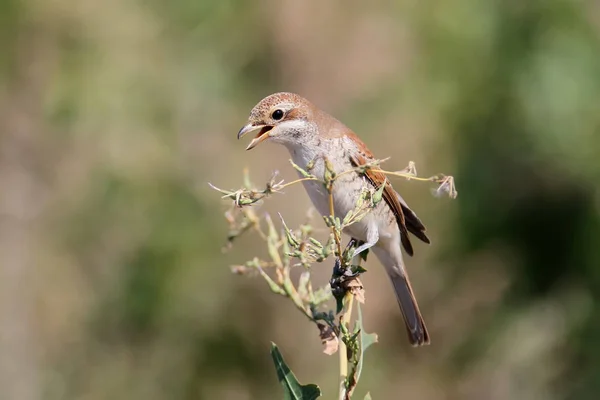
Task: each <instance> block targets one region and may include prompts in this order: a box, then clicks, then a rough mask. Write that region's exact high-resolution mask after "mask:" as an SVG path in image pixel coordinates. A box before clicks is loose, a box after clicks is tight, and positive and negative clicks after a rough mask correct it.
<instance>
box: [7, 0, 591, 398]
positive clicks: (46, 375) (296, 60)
mask: <svg viewBox="0 0 600 400" xmlns="http://www.w3.org/2000/svg"><path fill="white" fill-rule="evenodd" d="M599 33H600V3H598V2H597V1H596V0H578V1H567V0H530V1H522V0H432V1H420V2H419V1H410V0H399V1H373V2H360V1H348V0H333V1H329V2H323V1H317V0H307V1H290V0H285V1H274V0H263V1H255V2H250V1H242V0H210V1H209V0H173V1H159V0H147V1H139V0H138V1H135V0H129V1H127V0H125V1H117V0H106V1H90V0H82V1H70V0H2V1H1V2H0V49H1V50H2V51H1V55H0V355H1V356H0V399H7V400H12V399H14V400H30V399H31V400H33V399H85V400H95V399H232V400H236V399H240V400H244V399H276V398H280V397H281V391H280V388H279V386H278V383H277V381H276V377H275V373H274V370H273V368H272V363H271V359H270V356H269V342H270V341H271V340H273V341H275V342H276V343H278V344H279V345H280V348H281V350H282V352H283V354H284V356H285V357H286V360H287V361H288V362H289V363H290V365H291V367H292V368H293V370H294V371H295V372H296V374H297V376H298V378H299V379H300V380H301V381H302V382H303V383H309V382H314V383H318V384H319V385H320V386H321V387H322V389H323V390H324V392H325V398H334V396H335V395H336V394H335V393H336V388H337V373H338V372H337V363H338V360H337V356H333V357H328V356H326V355H324V354H322V352H321V345H320V343H319V340H318V337H317V332H316V329H315V328H314V326H312V325H311V324H309V323H307V321H306V320H305V319H304V318H303V317H302V316H301V315H300V314H299V313H297V312H295V310H293V306H292V305H291V304H288V303H287V302H282V301H281V299H279V298H277V297H276V296H274V295H272V294H271V293H270V292H269V290H268V289H267V287H266V286H265V285H264V282H262V281H261V280H260V279H247V278H245V277H239V276H234V275H232V274H231V273H230V272H229V268H228V266H229V265H230V264H235V263H239V262H242V261H244V260H246V259H247V258H249V257H251V256H253V255H255V254H259V255H264V253H265V249H264V248H263V247H262V246H261V244H260V241H258V240H256V239H253V238H243V239H242V240H240V241H239V242H238V243H236V246H235V247H234V249H233V251H231V252H229V253H227V254H222V253H221V246H222V245H223V243H224V239H225V235H226V224H225V221H224V219H223V217H222V212H223V211H224V210H225V208H226V205H225V204H223V203H222V202H221V201H220V199H219V195H218V193H216V192H213V191H211V190H210V189H209V188H208V185H207V182H209V181H210V182H212V183H214V184H216V185H217V186H221V187H224V188H237V187H239V185H240V184H241V177H242V170H243V168H244V167H246V166H247V167H249V168H250V171H251V176H252V179H253V181H254V182H256V183H262V182H265V181H266V180H267V179H268V178H269V176H270V175H271V171H272V170H274V169H279V170H280V171H281V174H282V175H283V177H284V178H287V179H290V178H292V177H294V172H293V171H292V169H291V167H290V166H289V165H288V164H287V158H288V155H287V154H286V152H285V150H284V149H283V148H278V147H275V146H274V145H266V146H264V147H263V146H261V147H259V148H257V149H255V150H253V151H252V152H245V151H244V148H245V146H246V144H247V142H244V143H242V142H238V141H237V140H236V138H235V136H236V133H237V130H238V129H239V128H240V127H241V125H242V124H243V123H244V121H245V120H246V117H247V115H248V113H249V111H250V109H251V108H252V107H253V106H254V104H255V103H256V102H258V101H259V100H260V99H261V98H262V97H264V96H266V95H268V94H270V93H272V92H275V91H284V90H285V91H295V92H298V93H300V94H301V95H303V96H305V97H307V98H309V99H311V100H312V101H313V102H314V103H316V104H318V105H319V106H320V107H321V108H323V109H325V110H327V111H329V112H330V113H332V114H333V115H335V116H337V117H338V118H339V119H341V120H342V121H344V122H345V123H346V124H347V125H349V126H350V127H351V128H352V129H354V130H355V131H356V132H357V133H358V134H359V135H361V137H362V138H363V139H364V140H365V142H367V143H368V145H369V147H371V149H372V150H373V151H374V152H375V153H376V154H377V155H378V156H379V157H381V158H383V157H387V156H392V159H391V161H388V163H387V166H388V168H390V169H401V168H403V167H404V166H405V165H406V164H407V163H408V161H409V160H413V161H415V162H416V165H417V169H418V171H419V173H420V175H423V176H429V175H433V174H435V173H438V172H445V173H448V174H452V175H454V176H455V178H456V181H457V188H458V190H459V197H458V199H457V200H456V201H450V200H446V199H441V200H440V199H435V198H433V196H431V194H430V192H429V189H430V188H429V187H427V186H426V185H422V184H419V183H414V182H406V181H402V180H398V181H397V182H396V183H395V185H396V188H397V190H399V191H400V192H401V193H402V194H403V196H404V197H405V198H406V200H407V201H408V202H409V204H410V205H411V206H412V208H413V209H415V210H416V211H417V213H418V214H419V216H420V217H421V219H422V220H423V221H424V222H425V223H426V225H427V226H428V229H429V231H430V232H431V235H430V236H431V238H432V242H433V244H432V245H431V246H424V245H416V246H417V247H416V255H415V257H413V258H411V259H409V260H407V263H408V268H409V270H410V271H411V276H412V281H413V285H414V286H415V290H416V294H417V298H418V299H419V301H420V303H421V309H422V311H423V314H424V316H425V319H426V321H427V323H428V326H429V328H430V333H431V336H432V345H431V346H429V347H426V348H420V349H413V348H411V347H410V346H409V345H408V343H407V340H406V337H405V332H404V327H403V325H402V319H401V317H400V314H399V311H398V309H397V305H396V303H395V301H394V299H393V293H392V291H391V289H389V283H388V282H387V281H386V277H385V276H384V274H383V273H382V271H381V270H380V269H379V266H378V265H376V264H377V261H376V260H374V259H373V260H370V262H369V264H368V265H367V266H369V265H372V266H373V267H372V268H369V272H368V273H367V274H366V275H365V278H364V283H365V285H366V293H367V303H366V305H365V308H364V314H365V320H366V322H365V323H366V326H367V328H368V330H370V331H376V332H378V333H379V335H380V343H379V344H378V345H376V346H374V347H373V348H372V349H371V350H369V352H368V353H367V359H366V370H365V371H364V373H363V378H362V380H361V383H360V385H359V388H358V393H359V394H363V395H364V393H366V391H367V390H370V391H371V394H372V395H373V398H374V399H396V398H402V399H596V398H598V393H600V189H599V185H598V182H599V181H600V159H599V157H600V107H599V104H600V39H599V36H600V35H599ZM308 206H309V201H308V198H307V196H306V195H305V194H304V191H303V189H302V188H301V187H299V186H298V187H294V188H291V189H289V190H288V191H287V193H286V195H285V196H275V197H274V198H273V199H272V200H271V201H268V202H266V203H265V204H264V205H263V206H262V208H261V209H259V211H260V212H264V211H269V212H276V211H281V212H282V213H283V215H284V216H285V217H286V219H287V221H288V222H289V223H290V224H291V225H294V224H297V223H298V222H300V221H302V220H303V218H304V210H305V209H306V208H307V207H308ZM316 268H320V269H321V270H322V272H323V273H322V274H321V275H320V278H318V279H322V282H325V280H326V278H327V276H328V275H329V272H330V266H329V265H323V266H320V265H319V266H317V267H316ZM375 288H377V289H375ZM388 289H389V290H388ZM360 398H362V397H360Z"/></svg>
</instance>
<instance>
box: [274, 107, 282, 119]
mask: <svg viewBox="0 0 600 400" xmlns="http://www.w3.org/2000/svg"><path fill="white" fill-rule="evenodd" d="M271 117H272V118H273V119H274V120H275V121H279V120H280V119H281V118H283V110H279V109H277V110H275V111H273V114H271Z"/></svg>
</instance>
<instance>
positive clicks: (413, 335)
mask: <svg viewBox="0 0 600 400" xmlns="http://www.w3.org/2000/svg"><path fill="white" fill-rule="evenodd" d="M390 279H391V281H392V284H393V285H394V291H395V292H396V299H397V300H398V304H399V305H400V311H402V316H403V317H404V323H405V324H406V331H407V332H408V340H409V341H410V343H411V344H412V345H413V346H422V345H425V344H429V332H427V327H426V326H425V321H424V320H423V317H422V316H421V312H420V311H419V305H418V304H417V300H416V299H415V296H414V294H413V290H412V287H411V286H410V281H409V280H408V277H407V276H405V275H404V276H403V275H395V274H394V275H392V274H390Z"/></svg>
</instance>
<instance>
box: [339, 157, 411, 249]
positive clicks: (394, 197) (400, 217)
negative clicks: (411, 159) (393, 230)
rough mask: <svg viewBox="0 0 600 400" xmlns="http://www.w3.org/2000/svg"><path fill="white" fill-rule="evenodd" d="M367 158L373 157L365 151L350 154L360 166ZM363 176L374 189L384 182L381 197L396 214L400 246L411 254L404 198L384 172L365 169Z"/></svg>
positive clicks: (367, 160)
mask: <svg viewBox="0 0 600 400" xmlns="http://www.w3.org/2000/svg"><path fill="white" fill-rule="evenodd" d="M369 159H371V160H372V159H373V157H372V155H371V154H366V153H363V154H360V153H356V154H353V155H351V156H350V161H351V162H352V164H354V165H355V166H361V165H364V164H367V163H368V162H369V161H370V160H369ZM364 176H365V177H366V178H367V180H368V181H369V182H370V183H371V184H372V185H373V186H374V187H375V189H379V188H380V187H381V185H383V184H385V187H384V188H383V199H384V200H385V202H386V203H387V205H388V206H389V207H390V209H391V210H392V212H393V213H394V216H396V222H397V223H398V228H400V241H401V242H402V246H403V247H404V250H406V253H407V254H408V255H411V256H412V255H413V253H414V252H413V247H412V244H411V243H410V238H409V237H408V229H407V221H406V218H405V216H404V212H403V207H402V203H403V202H404V200H402V201H401V200H400V199H401V197H400V195H398V193H396V191H395V190H394V188H392V185H391V184H390V182H389V181H388V180H387V178H386V176H385V174H384V173H382V172H376V171H373V170H372V169H367V170H366V171H365V173H364ZM406 209H407V210H409V211H410V209H409V208H408V207H406ZM410 213H411V216H412V215H414V213H413V212H412V211H410ZM415 217H416V216H415ZM417 221H418V218H417ZM419 223H420V221H419ZM422 225H423V224H421V226H422ZM417 237H418V236H417Z"/></svg>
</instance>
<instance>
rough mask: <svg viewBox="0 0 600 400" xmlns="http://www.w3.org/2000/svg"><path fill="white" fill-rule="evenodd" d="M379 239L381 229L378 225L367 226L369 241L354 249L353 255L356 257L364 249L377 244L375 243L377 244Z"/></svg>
mask: <svg viewBox="0 0 600 400" xmlns="http://www.w3.org/2000/svg"><path fill="white" fill-rule="evenodd" d="M378 240H379V229H377V226H369V227H368V228H367V241H366V242H365V243H363V244H362V245H360V246H358V247H357V248H356V249H355V250H354V255H353V257H356V256H357V255H359V254H360V253H362V252H363V251H365V250H367V249H369V248H371V247H373V246H375V244H377V241H378Z"/></svg>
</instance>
